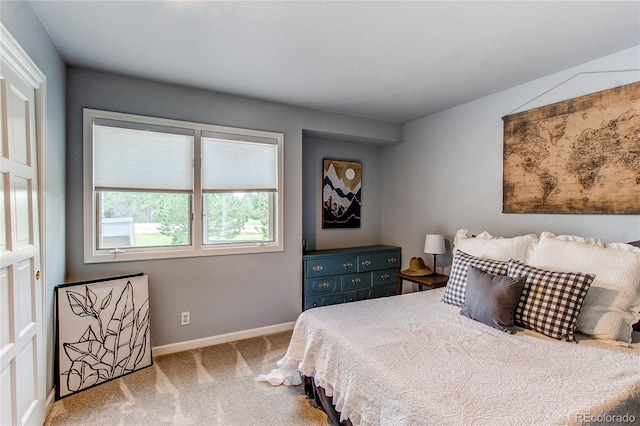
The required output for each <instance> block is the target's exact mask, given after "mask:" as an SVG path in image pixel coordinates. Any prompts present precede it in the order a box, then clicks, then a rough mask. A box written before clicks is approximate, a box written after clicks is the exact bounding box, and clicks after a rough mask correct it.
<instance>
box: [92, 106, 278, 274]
mask: <svg viewBox="0 0 640 426" xmlns="http://www.w3.org/2000/svg"><path fill="white" fill-rule="evenodd" d="M96 119H98V120H100V119H106V120H116V121H124V122H130V123H136V124H142V125H154V126H163V127H174V128H183V129H189V130H193V132H194V146H193V155H194V161H193V182H194V184H193V192H192V193H191V213H192V216H191V227H190V228H191V229H190V232H191V236H190V237H191V244H190V245H184V246H161V247H134V248H126V249H98V244H97V242H98V240H97V238H98V236H99V221H100V217H99V211H98V209H97V207H98V203H97V199H96V198H97V194H98V192H97V191H96V190H95V182H94V164H95V158H94V137H93V136H94V135H93V127H94V121H95V120H96ZM207 132H215V133H229V134H232V135H235V136H239V137H242V136H246V137H247V138H248V139H249V140H252V138H262V139H272V140H274V141H275V145H276V147H277V148H276V149H277V154H276V161H277V164H276V167H277V175H276V179H277V183H276V191H275V192H274V198H275V201H274V203H273V207H274V208H273V211H272V214H271V215H270V221H271V222H272V223H273V226H274V227H275V229H274V230H273V237H274V241H272V242H271V241H266V242H264V241H261V242H258V243H256V242H246V241H242V242H238V243H233V242H225V243H223V244H207V243H205V241H204V232H203V226H204V223H203V222H204V217H203V213H204V211H203V201H204V193H203V190H202V170H201V155H200V154H201V139H202V137H203V136H202V135H203V133H207ZM83 148H84V153H83V222H84V223H83V233H84V238H83V241H84V262H85V263H104V262H123V261H135V260H153V259H173V258H184V257H202V256H218V255H232V254H250V253H271V252H279V251H283V250H284V226H283V224H284V162H283V158H284V134H283V133H281V132H272V131H264V130H254V129H243V128H237V127H226V126H219V125H213V124H203V123H196V122H190V121H182V120H173V119H165V118H157V117H149V116H143V115H135V114H127V113H120V112H113V111H104V110H98V109H91V108H83Z"/></svg>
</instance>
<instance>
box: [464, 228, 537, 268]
mask: <svg viewBox="0 0 640 426" xmlns="http://www.w3.org/2000/svg"><path fill="white" fill-rule="evenodd" d="M537 241H538V237H537V236H536V234H527V235H522V236H518V237H512V238H503V237H494V236H493V235H491V234H489V233H488V232H486V231H485V232H483V233H481V234H478V235H477V236H476V237H472V236H471V233H470V232H469V231H468V230H466V229H460V230H458V232H456V235H455V237H454V239H453V245H454V249H455V250H461V251H463V252H465V253H467V254H470V255H472V256H477V257H484V258H486V259H493V260H503V261H507V260H509V259H515V260H519V261H520V262H526V261H527V260H528V258H529V254H530V253H531V251H532V248H533V245H534V244H535V243H536V242H537ZM455 250H454V252H455Z"/></svg>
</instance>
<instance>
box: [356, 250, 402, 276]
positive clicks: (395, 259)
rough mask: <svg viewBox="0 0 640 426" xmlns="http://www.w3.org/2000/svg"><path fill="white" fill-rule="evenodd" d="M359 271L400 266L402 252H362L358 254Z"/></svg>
mask: <svg viewBox="0 0 640 426" xmlns="http://www.w3.org/2000/svg"><path fill="white" fill-rule="evenodd" d="M357 261H358V272H365V271H374V270H376V269H385V268H393V267H396V268H399V267H400V252H392V253H379V254H362V255H360V256H358V260H357Z"/></svg>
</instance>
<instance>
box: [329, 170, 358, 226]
mask: <svg viewBox="0 0 640 426" xmlns="http://www.w3.org/2000/svg"><path fill="white" fill-rule="evenodd" d="M361 208H362V163H360V162H356V161H341V160H323V174H322V228H323V229H331V228H339V229H345V228H360V216H361V213H360V212H361Z"/></svg>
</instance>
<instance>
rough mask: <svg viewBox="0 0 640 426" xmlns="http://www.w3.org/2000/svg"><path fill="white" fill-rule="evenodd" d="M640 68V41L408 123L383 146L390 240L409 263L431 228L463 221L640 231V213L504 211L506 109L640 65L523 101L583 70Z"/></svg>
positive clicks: (492, 226)
mask: <svg viewBox="0 0 640 426" xmlns="http://www.w3.org/2000/svg"><path fill="white" fill-rule="evenodd" d="M541 60H543V58H541ZM638 68H640V46H637V47H635V48H631V49H627V50H625V51H622V52H619V53H617V54H613V55H610V56H607V57H604V58H601V59H599V60H596V61H593V62H590V63H587V64H584V65H582V66H578V67H575V68H571V69H568V70H565V71H563V72H559V73H557V74H553V75H550V76H547V77H545V78H541V79H539V80H535V81H532V82H530V83H527V84H524V85H521V86H518V87H515V88H512V89H509V90H506V91H503V92H500V93H497V94H494V95H491V96H488V97H485V98H482V99H478V100H476V101H473V102H470V103H467V104H464V105H460V106H458V107H455V108H451V109H448V110H446V111H442V112H440V113H437V114H433V115H431V116H427V117H424V118H421V119H418V120H415V121H413V122H410V123H407V124H406V125H405V127H404V135H403V142H402V143H400V144H398V145H393V146H389V147H385V148H384V151H383V159H384V160H383V169H382V192H383V197H384V199H385V202H384V204H383V206H382V241H383V242H384V243H387V244H397V245H400V246H402V247H403V260H404V262H403V263H406V262H408V259H410V258H411V256H418V255H422V253H421V250H422V244H423V241H424V234H426V233H443V234H445V235H446V236H448V237H450V238H452V237H453V235H454V234H455V232H456V230H457V229H459V228H467V229H469V230H470V231H471V232H473V233H479V232H482V231H483V230H487V231H489V232H491V233H492V234H494V235H502V236H514V235H519V234H523V233H529V232H535V233H540V232H542V231H551V232H555V233H559V234H564V233H567V234H576V235H585V236H599V237H601V238H603V240H605V242H613V241H633V240H638V239H640V216H639V215H556V214H545V215H541V214H503V213H502V146H503V126H502V119H501V117H503V116H505V115H508V114H510V113H512V112H516V111H514V110H516V109H517V112H519V111H524V110H527V109H531V108H534V107H537V106H541V105H546V104H550V103H553V102H558V101H561V100H566V99H570V98H573V97H576V96H580V95H584V94H587V93H592V92H597V91H600V90H604V89H607V88H610V87H613V86H618V85H621V84H627V83H630V82H633V81H638V80H640V72H638V71H635V72H632V73H605V74H587V75H580V76H578V77H576V78H574V79H571V80H570V81H569V82H567V83H565V84H561V85H560V86H559V87H557V88H555V89H553V90H551V91H550V92H549V93H548V94H546V95H544V96H542V97H541V98H539V99H537V100H536V101H535V102H531V103H529V104H527V105H526V106H525V107H523V108H519V107H520V106H521V105H523V104H525V103H527V102H528V101H530V100H532V99H534V98H536V97H537V96H539V95H541V94H543V93H544V92H546V91H547V90H549V89H552V88H553V87H555V86H556V85H558V84H560V83H562V82H564V81H565V80H567V79H569V78H571V77H572V76H574V75H576V74H577V73H581V72H591V71H609V70H624V69H636V70H637V69H638ZM478 72H482V70H478ZM427 258H428V256H427ZM427 258H425V261H426V260H427Z"/></svg>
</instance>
